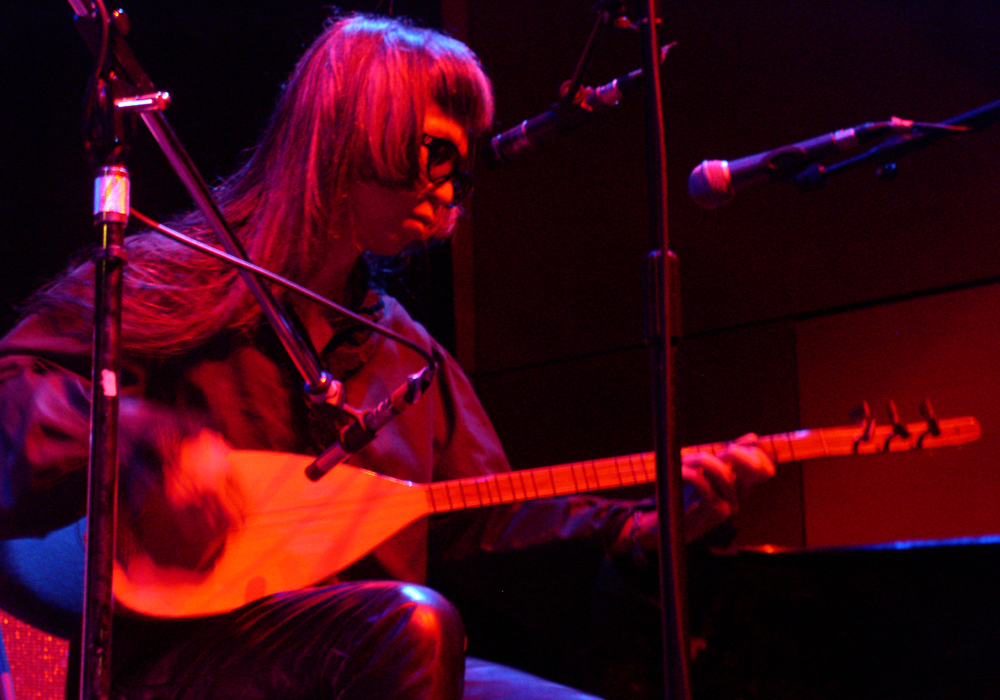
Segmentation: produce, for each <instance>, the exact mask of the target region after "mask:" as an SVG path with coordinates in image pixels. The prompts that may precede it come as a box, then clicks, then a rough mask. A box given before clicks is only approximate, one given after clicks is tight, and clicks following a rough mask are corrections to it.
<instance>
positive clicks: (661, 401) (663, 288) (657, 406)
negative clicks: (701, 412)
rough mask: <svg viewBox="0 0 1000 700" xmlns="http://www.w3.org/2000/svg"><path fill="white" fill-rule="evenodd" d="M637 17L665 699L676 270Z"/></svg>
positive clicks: (671, 588)
mask: <svg viewBox="0 0 1000 700" xmlns="http://www.w3.org/2000/svg"><path fill="white" fill-rule="evenodd" d="M642 5H643V10H642V11H643V13H644V17H642V18H641V21H640V24H641V33H642V76H643V82H644V88H645V89H644V91H643V92H644V97H645V108H646V167H647V173H648V178H649V220H650V251H651V252H650V253H649V256H648V258H647V263H648V264H647V267H646V301H645V304H646V336H647V341H648V342H649V346H650V354H651V362H652V381H653V419H654V421H655V422H654V439H655V453H656V504H657V510H658V514H659V519H660V599H661V601H662V607H661V610H662V627H663V675H664V689H665V691H666V696H667V697H668V698H670V700H688V699H689V698H690V697H691V687H690V686H691V683H690V674H689V671H688V649H689V647H688V641H687V639H688V636H687V595H686V585H687V575H686V560H685V551H684V523H683V516H684V509H683V483H682V480H681V459H680V448H679V447H678V445H677V436H676V425H675V420H674V406H673V397H674V365H673V354H674V349H673V345H674V342H673V341H674V338H673V336H674V333H673V329H675V328H678V327H679V324H678V323H677V319H675V318H674V315H675V311H676V309H677V308H678V306H677V305H676V304H673V303H672V294H671V292H672V291H673V290H674V289H676V286H677V285H676V284H675V283H674V281H673V277H675V276H676V271H675V270H673V269H672V265H671V264H669V262H668V261H669V259H670V258H669V255H670V253H669V251H670V245H669V238H668V235H667V165H666V161H667V156H666V144H665V140H664V134H663V101H662V95H661V89H660V48H659V44H658V43H657V38H656V2H655V0H646V2H645V3H642Z"/></svg>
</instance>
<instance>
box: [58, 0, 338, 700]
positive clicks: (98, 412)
mask: <svg viewBox="0 0 1000 700" xmlns="http://www.w3.org/2000/svg"><path fill="white" fill-rule="evenodd" d="M70 5H71V7H72V8H73V10H74V12H76V14H77V17H76V26H77V29H78V31H79V32H80V34H81V36H82V37H83V38H84V40H85V41H86V42H87V44H88V45H89V46H90V49H91V51H92V52H93V53H94V55H95V56H96V57H97V61H98V65H97V68H96V70H95V76H94V79H95V85H94V96H93V97H91V98H90V100H89V102H88V105H89V107H90V109H89V110H88V111H89V112H92V113H93V115H96V116H95V117H94V118H93V119H91V124H90V126H91V131H90V132H89V137H88V141H87V151H88V156H90V158H91V161H92V164H95V165H94V170H95V195H94V208H95V214H94V216H95V224H96V225H97V226H98V227H99V228H100V230H101V243H102V246H101V248H100V250H99V251H98V252H97V254H96V255H95V260H94V263H95V284H94V295H95V297H94V347H93V356H92V375H91V380H92V395H91V440H90V463H89V468H88V489H87V518H88V520H87V552H86V563H85V567H86V573H85V580H84V606H83V623H82V631H81V661H80V688H79V691H80V692H79V698H80V699H81V700H105V699H106V698H108V697H109V696H110V692H111V634H112V617H113V612H114V598H113V591H112V572H113V567H114V548H115V541H116V538H115V524H116V518H117V512H116V511H117V508H116V506H117V500H118V498H117V483H118V384H119V377H120V368H121V312H122V286H123V285H122V278H123V270H124V266H125V246H124V232H125V225H126V223H127V222H128V214H129V201H128V200H129V193H128V188H129V181H128V172H127V170H126V168H125V167H124V162H125V154H126V153H127V151H128V149H129V146H128V143H127V141H128V139H127V137H128V136H130V135H131V132H132V131H134V129H133V128H132V127H133V124H132V122H133V121H134V120H133V119H131V117H132V116H133V115H135V114H141V115H142V117H143V119H144V121H145V122H146V124H147V126H148V127H149V128H150V130H151V131H152V132H153V135H154V138H155V139H156V141H157V143H158V144H159V145H160V147H161V149H163V151H164V153H165V154H166V155H167V158H168V160H169V161H170V163H171V165H172V166H173V167H174V169H175V170H176V171H177V173H178V176H179V177H180V178H181V180H182V182H183V183H184V185H185V186H186V187H187V189H188V191H189V193H190V194H191V195H192V197H193V199H194V201H195V203H196V204H197V206H198V207H199V209H200V210H201V212H202V214H203V216H204V217H205V220H206V221H207V222H208V224H209V225H210V226H211V228H212V229H213V230H214V231H215V233H216V235H218V237H219V239H220V240H221V241H222V244H223V247H225V248H226V249H227V250H229V252H230V253H231V254H233V255H234V256H236V257H240V258H243V259H246V257H247V256H246V253H245V251H244V250H243V248H242V246H241V245H240V243H239V241H238V240H237V239H236V237H235V236H234V235H233V233H232V231H231V230H230V228H229V226H228V224H227V223H226V221H225V219H224V217H223V216H222V214H221V212H220V211H219V209H218V207H217V205H216V204H215V202H214V200H213V199H212V197H211V194H210V192H209V189H208V186H207V185H206V184H205V182H204V180H203V179H202V178H201V176H200V174H199V173H198V172H197V170H196V168H195V167H194V165H193V162H192V161H191V159H190V157H188V155H187V153H186V152H185V151H184V149H183V147H182V146H181V145H180V142H179V140H178V139H177V137H176V135H175V134H174V133H173V131H172V130H171V129H170V126H169V125H168V124H167V122H166V119H165V118H164V117H163V115H162V114H161V110H162V109H164V108H165V107H166V106H167V105H168V104H169V101H170V98H169V95H167V94H166V93H156V92H154V87H153V84H152V82H151V81H150V79H149V77H148V76H147V75H146V74H145V72H144V71H143V70H142V67H141V66H140V65H139V63H138V61H137V60H136V59H135V56H134V55H133V54H132V52H131V50H130V49H129V47H128V45H127V44H126V42H125V40H124V35H125V34H127V33H128V20H127V19H126V17H125V15H124V13H123V12H121V11H120V10H119V11H115V12H114V13H112V14H111V15H110V16H109V15H108V13H107V11H106V9H105V7H104V4H103V2H102V0H94V2H93V7H91V6H88V3H87V2H84V1H83V0H70ZM97 108H99V109H100V111H99V112H97V111H96V110H97ZM98 163H99V165H98ZM239 271H240V274H241V275H243V278H244V280H245V281H246V283H247V285H248V286H249V287H250V290H251V292H252V293H253V294H254V296H255V297H256V298H257V301H258V302H259V303H260V305H261V306H262V308H263V310H264V313H265V316H266V317H267V318H268V320H269V321H270V323H271V325H272V327H273V328H274V329H275V332H276V334H277V335H278V337H279V339H280V340H281V342H282V344H283V346H284V347H285V350H286V351H287V352H288V354H289V356H290V357H291V358H292V361H293V363H294V364H295V366H296V368H297V369H298V370H299V372H300V374H301V375H302V376H303V378H304V379H305V389H306V393H307V394H308V396H309V397H310V399H311V400H312V402H313V403H314V404H316V405H320V406H322V405H340V404H341V403H342V402H343V398H344V397H343V387H342V385H341V384H340V382H337V381H335V380H333V379H332V377H331V376H330V375H329V374H328V373H327V372H324V371H323V370H322V368H321V366H320V364H319V360H318V359H317V358H316V357H315V355H314V353H313V352H312V350H311V349H310V347H309V345H308V344H307V343H306V342H305V340H303V339H302V337H301V336H300V334H299V333H298V332H297V330H296V329H295V327H294V325H293V324H292V323H291V322H290V321H289V320H288V319H287V318H286V316H285V314H284V313H283V312H282V310H281V307H280V306H279V305H278V303H277V301H276V300H275V298H274V296H273V295H272V294H271V292H270V290H269V289H268V288H267V287H266V286H264V284H263V283H262V282H261V279H262V278H258V277H257V276H256V275H255V274H254V273H252V272H249V271H247V270H245V269H243V268H240V270H239Z"/></svg>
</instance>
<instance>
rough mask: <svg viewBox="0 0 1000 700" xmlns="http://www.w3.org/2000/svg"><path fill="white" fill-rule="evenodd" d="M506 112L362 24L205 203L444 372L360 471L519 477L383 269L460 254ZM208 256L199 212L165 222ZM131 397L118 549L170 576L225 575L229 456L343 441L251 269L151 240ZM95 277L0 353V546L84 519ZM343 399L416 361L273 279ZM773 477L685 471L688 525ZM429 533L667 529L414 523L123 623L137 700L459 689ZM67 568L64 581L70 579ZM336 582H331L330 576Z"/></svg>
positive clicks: (466, 540) (126, 676)
mask: <svg viewBox="0 0 1000 700" xmlns="http://www.w3.org/2000/svg"><path fill="white" fill-rule="evenodd" d="M492 115H493V99H492V95H491V87H490V84H489V81H488V79H487V78H486V76H485V75H484V73H483V71H482V70H481V68H480V66H479V63H478V60H477V59H476V57H475V56H474V55H473V54H472V52H471V51H470V50H469V49H468V48H467V47H466V46H464V45H463V44H461V43H459V42H457V41H455V40H453V39H450V38H447V37H445V36H443V35H441V34H439V33H436V32H434V31H430V30H424V29H416V28H412V27H410V26H408V25H406V24H404V23H401V22H399V21H396V20H390V19H384V18H378V17H373V16H366V15H355V16H351V17H348V18H346V19H341V20H339V21H336V22H334V23H332V24H331V25H330V26H329V27H328V28H327V29H326V31H324V33H323V34H322V35H321V36H320V37H319V38H318V39H317V40H316V41H315V42H314V43H313V45H312V46H311V47H310V48H309V49H308V50H307V51H306V53H305V55H304V56H303V58H302V59H301V60H300V62H299V64H298V65H297V67H296V69H295V71H294V73H293V75H292V76H291V78H290V80H289V81H288V83H287V85H286V87H285V89H284V91H283V94H282V95H281V97H280V100H279V102H278V105H277V107H276V110H275V113H274V116H273V118H272V120H271V122H270V124H269V126H268V127H267V129H266V131H265V133H264V135H263V137H262V139H261V141H260V143H259V144H258V145H257V147H256V148H255V149H254V150H253V152H252V153H251V154H250V156H249V158H248V160H247V161H246V163H245V165H243V166H242V167H241V168H240V170H239V171H238V172H237V173H236V174H235V175H233V176H232V177H230V178H228V179H226V180H225V181H223V182H222V183H221V184H220V185H219V186H218V187H217V188H216V191H215V195H216V197H217V199H218V201H219V203H220V206H221V208H222V211H223V212H224V214H225V216H226V218H227V220H228V221H229V222H230V224H231V225H232V227H233V230H234V232H235V234H236V236H237V237H238V238H239V240H240V242H241V243H242V245H243V246H244V247H245V249H246V250H247V252H248V253H249V256H250V258H251V259H252V260H253V261H254V262H255V263H257V264H259V265H261V266H263V267H266V268H268V269H270V270H272V271H275V272H277V273H279V274H281V275H283V276H285V277H288V278H290V279H292V280H294V281H296V282H298V283H300V284H303V285H305V286H307V287H309V288H311V289H312V290H314V291H316V292H319V293H320V294H323V295H324V296H326V297H328V298H330V299H332V300H334V301H336V302H339V303H341V304H343V305H345V306H347V307H350V308H351V309H353V310H355V311H357V312H358V313H361V314H364V315H366V316H368V317H369V318H370V319H372V320H373V321H375V322H376V323H378V324H379V325H381V326H384V327H386V328H390V329H392V330H394V331H396V332H398V333H400V334H402V335H403V336H405V337H407V338H409V339H410V340H412V341H414V342H416V343H417V344H419V345H420V346H422V347H423V348H425V349H427V350H436V351H437V352H439V353H441V354H442V356H443V357H444V360H443V361H442V365H441V367H440V369H439V371H438V374H437V377H436V379H435V381H434V383H433V384H432V386H431V388H430V389H429V390H428V392H427V394H426V395H424V396H423V397H422V398H421V399H420V401H418V402H417V403H416V404H415V405H414V406H413V407H411V408H409V409H408V410H407V411H406V412H404V413H403V414H402V415H400V416H399V417H398V418H397V419H396V420H394V421H393V422H391V423H390V424H388V425H387V426H386V427H385V428H383V429H382V430H381V432H380V433H379V435H378V437H377V438H376V439H375V440H374V442H372V443H371V444H370V445H369V446H367V447H366V448H365V449H363V450H362V451H361V452H359V453H358V454H357V455H355V456H354V457H353V458H352V460H351V461H352V463H353V464H355V465H357V466H360V467H363V468H366V469H371V470H373V471H377V472H380V473H383V474H387V475H390V476H393V477H399V478H402V479H406V480H410V481H415V482H429V481H433V480H444V479H453V478H459V477H468V476H477V475H484V474H491V473H497V472H504V471H507V470H509V469H510V467H509V465H508V464H507V461H506V458H505V457H504V453H503V450H502V449H501V447H500V445H499V442H498V439H497V436H496V434H495V432H494V430H493V428H492V427H491V425H490V423H489V421H488V419H487V418H486V416H485V415H484V413H483V410H482V408H481V406H480V404H479V402H478V401H477V399H476V397H475V395H474V393H473V391H472V389H471V386H470V384H469V382H468V380H467V378H466V377H465V376H464V374H463V373H462V371H461V369H460V368H459V367H458V365H457V364H456V363H455V362H454V360H453V359H452V358H450V357H449V356H448V355H447V353H446V352H445V351H444V350H443V348H441V346H439V345H438V344H437V342H436V341H435V340H434V339H433V338H431V337H430V336H429V335H428V333H427V332H426V331H425V330H424V329H423V328H422V327H421V326H420V325H419V324H417V323H416V322H414V321H413V320H412V319H411V318H410V317H409V315H408V314H407V313H406V311H405V310H404V309H403V308H402V307H401V306H400V305H399V304H398V303H397V302H396V301H395V300H394V299H392V298H390V297H388V296H387V295H385V294H384V293H382V292H381V291H380V290H379V284H378V280H379V274H380V272H381V271H382V270H383V269H386V265H385V264H384V261H385V260H386V259H390V258H393V257H395V256H398V255H400V254H405V253H406V252H408V251H412V250H417V249H421V248H423V247H426V246H428V245H431V244H432V243H433V242H436V241H443V240H446V239H447V238H448V236H449V235H450V233H451V231H452V228H453V226H454V223H455V219H456V216H457V215H458V213H459V209H458V208H457V205H459V204H460V202H461V200H462V198H463V197H464V196H465V195H467V194H468V191H469V184H470V181H469V177H470V175H469V171H470V169H471V165H472V164H471V160H472V159H471V148H470V141H471V140H472V139H473V138H475V137H476V136H478V135H481V134H482V133H484V132H485V131H486V130H487V129H488V127H489V126H490V123H491V120H492ZM175 227H177V228H180V229H182V230H183V231H185V232H186V233H187V234H189V235H191V236H193V237H195V238H198V239H201V240H204V241H208V242H211V241H212V240H213V236H212V234H211V233H210V232H209V230H208V227H207V226H206V225H205V224H204V222H203V220H202V218H201V216H200V215H199V214H198V213H192V214H190V215H188V216H186V217H183V218H181V219H180V220H178V221H176V222H175ZM126 248H127V255H128V264H127V267H126V268H125V294H124V301H123V304H124V311H123V329H122V339H123V346H124V360H123V362H124V366H123V370H122V374H121V380H120V395H121V400H120V424H121V425H120V446H119V454H120V462H121V486H120V496H121V498H120V507H119V532H120V537H119V547H122V548H132V547H139V548H142V549H143V550H145V551H146V552H147V553H149V555H150V556H151V557H152V558H153V559H154V560H155V561H156V562H157V563H160V564H162V565H165V566H179V567H185V568H189V569H198V568H203V567H208V566H211V562H212V561H213V559H214V557H216V556H217V555H218V554H219V548H220V546H221V543H222V542H223V539H224V536H225V533H226V532H227V530H228V529H229V528H233V527H238V526H239V522H240V519H241V517H242V516H243V515H244V513H243V512H242V510H241V509H242V507H243V504H242V502H241V499H240V494H239V492H238V489H236V488H235V487H234V486H233V482H232V480H231V479H230V478H229V476H228V474H227V469H228V467H229V462H228V459H227V455H228V453H229V451H230V450H231V449H233V448H239V449H257V450H276V451H285V452H297V453H305V454H318V453H319V452H321V451H322V450H323V449H324V448H326V447H327V446H329V445H330V444H331V442H332V441H333V431H332V428H331V426H330V425H328V424H327V423H326V422H324V421H323V420H321V419H320V418H318V417H317V416H315V415H313V413H312V412H311V409H310V407H309V406H308V403H307V401H306V400H305V399H304V398H303V395H302V390H301V380H300V378H299V377H298V375H297V373H296V371H295V369H294V367H293V366H292V364H291V362H290V361H289V360H288V358H287V357H286V355H285V353H284V351H283V349H282V347H281V345H280V343H279V342H278V341H277V339H276V337H275V336H274V334H273V333H272V331H271V330H270V328H269V326H268V324H267V323H266V322H265V321H264V320H263V317H262V315H261V312H260V310H259V309H258V307H257V305H256V303H255V301H254V299H253V298H252V296H251V295H250V294H249V292H248V291H247V288H246V286H245V285H244V284H243V282H242V280H240V279H239V277H238V276H237V273H236V272H235V271H234V270H233V269H231V268H230V267H227V266H226V265H225V264H224V263H220V262H218V261H216V260H215V259H213V258H210V257H207V256H205V255H204V254H201V253H198V252H197V251H193V250H191V249H189V248H187V247H184V246H182V245H180V244H178V243H175V242H173V241H172V240H170V239H167V238H165V237H163V236H162V235H160V234H157V233H154V232H143V233H139V234H136V235H133V236H130V237H129V238H128V239H127V244H126ZM92 279H93V265H92V263H91V262H89V261H86V262H83V263H81V264H78V265H76V266H73V267H72V268H71V269H69V270H68V271H67V272H66V273H65V274H64V275H62V276H61V277H60V278H58V279H56V280H55V281H54V282H53V283H51V284H50V285H48V286H46V287H45V288H43V289H42V290H41V291H40V292H38V293H37V294H36V295H35V296H34V297H33V298H32V299H31V300H30V302H29V303H28V304H27V307H26V313H25V315H24V317H23V319H22V320H21V322H20V323H19V325H18V326H17V327H16V328H15V329H14V330H13V331H12V332H11V333H10V334H9V335H8V336H7V337H6V338H4V339H3V340H2V341H0V464H2V473H0V534H2V535H3V536H4V537H23V536H29V535H41V534H44V533H46V532H49V531H51V530H53V529H54V528H57V527H60V526H63V525H66V524H67V523H70V522H72V521H74V520H75V519H78V518H80V517H82V516H83V514H84V492H85V476H84V472H85V467H86V463H87V453H88V435H89V418H88V411H89V397H90V387H89V382H88V379H87V377H89V372H90V344H91V334H92V328H91V326H92V322H91V317H92V299H93V285H92ZM275 294H276V295H277V297H278V299H279V301H280V302H281V303H282V304H284V305H285V306H286V307H287V308H288V309H289V310H290V311H292V312H293V313H295V314H296V316H297V318H298V319H299V321H300V322H301V326H302V328H303V329H304V334H305V335H306V336H307V337H308V339H309V340H310V341H311V342H312V344H313V346H314V347H315V348H316V349H317V351H318V355H319V357H320V358H321V362H322V364H323V365H324V367H325V368H326V369H328V370H329V371H330V372H331V373H332V374H333V375H334V376H335V377H336V378H337V379H339V380H341V381H343V383H344V386H345V389H346V394H347V403H348V404H349V405H351V406H357V407H366V408H367V407H371V406H373V405H375V404H376V403H377V402H379V401H381V400H382V399H383V398H385V397H386V396H387V395H388V393H389V392H391V391H392V390H393V389H395V388H396V387H398V386H399V385H401V384H402V383H403V382H404V381H405V380H406V377H407V376H408V375H409V374H412V373H413V372H415V371H417V370H419V369H420V368H421V367H422V366H423V363H424V361H423V360H422V359H421V358H420V357H419V356H417V355H416V354H415V353H413V352H412V351H411V350H409V349H407V348H404V347H401V346H400V345H398V344H397V343H395V342H393V341H391V340H387V339H386V338H384V337H383V336H382V335H380V334H377V333H373V332H372V331H371V330H369V329H368V328H366V327H363V326H361V325H358V324H357V323H355V322H352V321H348V320H345V319H344V318H343V317H342V316H340V315H338V314H336V313H333V312H330V311H328V310H327V309H325V308H323V307H320V306H318V305H316V304H314V303H311V302H307V301H306V300H304V299H302V298H301V297H298V296H296V295H294V294H293V293H290V292H288V291H286V290H284V289H283V288H276V289H275ZM772 472H773V465H772V464H771V463H770V461H769V460H768V459H767V457H765V456H764V454H763V453H762V452H761V451H760V450H758V449H756V448H755V447H754V446H753V444H752V440H750V439H748V440H745V441H743V442H741V443H739V444H735V445H734V446H733V447H732V448H730V449H729V450H728V451H727V452H724V453H723V454H721V455H720V456H719V457H714V456H711V455H707V454H700V455H695V456H693V457H689V458H687V459H686V460H685V464H684V475H685V478H686V480H687V483H688V484H689V485H690V488H691V490H692V494H693V500H694V501H695V502H696V504H697V505H695V506H694V507H693V508H692V511H691V513H690V514H689V519H688V534H689V537H692V538H693V537H695V536H697V535H699V534H701V533H703V532H705V531H707V530H708V529H710V528H712V527H713V526H715V525H716V524H718V523H720V522H722V521H723V520H725V519H726V518H728V517H729V515H730V514H731V512H732V510H733V509H735V507H736V505H737V502H738V494H737V491H742V490H743V489H745V488H747V487H748V486H750V485H752V484H753V483H754V482H756V481H759V480H761V479H762V478H765V477H767V476H769V475H770V474H771V473H772ZM431 528H433V531H434V532H433V535H434V539H435V542H438V543H441V550H442V553H443V556H448V557H461V556H463V555H466V554H468V553H470V552H472V551H475V550H477V549H482V550H488V551H503V550H511V549H516V548H523V547H529V546H533V545H539V544H543V543H547V542H552V541H555V540H559V539H567V538H580V539H589V540H591V541H593V542H594V543H595V545H596V546H600V547H603V548H605V549H607V550H609V551H611V552H622V551H629V550H630V549H631V548H632V547H633V546H634V545H635V544H636V543H638V544H640V545H642V546H645V547H648V548H653V547H655V546H656V542H657V528H656V516H655V512H653V511H652V510H651V509H650V507H649V504H645V505H644V506H641V505H638V504H635V503H631V502H625V501H614V500H606V499H602V498H598V497H585V496H580V497H573V498H564V499H552V500H548V501H539V502H535V503H532V504H529V505H523V506H519V507H518V506H503V507H496V508H492V509H484V510H479V511H471V514H461V515H451V516H448V517H444V518H435V519H434V520H433V522H432V523H428V522H427V521H426V520H422V521H420V522H418V523H416V524H414V525H411V526H409V527H407V528H405V529H404V530H403V531H402V532H400V533H398V534H397V535H395V536H393V537H391V538H390V539H388V540H387V541H385V542H384V543H382V544H381V545H379V546H377V547H376V548H375V550H374V551H373V552H371V554H370V555H368V556H366V557H365V558H364V559H363V560H361V561H360V562H358V563H357V564H356V565H354V566H352V567H350V568H348V569H347V570H346V571H341V572H335V571H331V572H329V573H330V578H329V579H328V580H327V581H324V582H322V583H324V584H325V585H323V586H317V587H315V588H309V589H306V590H300V591H290V592H287V593H282V594H278V595H272V596H267V597H264V598H262V599H259V600H256V601H254V602H252V603H250V604H248V605H246V606H245V607H243V608H240V609H238V610H235V611H233V612H231V613H227V614H223V615H217V616H210V617H203V618H195V619H189V620H182V621H165V620H150V619H143V618H139V619H136V618H135V617H129V616H122V617H120V618H118V619H116V623H115V627H114V640H115V647H114V650H113V654H112V661H113V664H114V671H113V674H112V675H113V686H114V693H115V697H121V698H130V699H136V698H142V699H146V698H149V699H152V698H177V699H180V698H185V699H194V698H206V699H207V698H213V700H225V699H226V698H233V699H236V698H239V699H241V700H245V699H247V698H278V697H281V698H327V697H329V698H334V697H336V698H343V699H347V698H369V699H371V698H396V699H408V698H414V699H415V698H427V699H431V698H433V699H444V698H451V699H454V698H459V697H462V693H463V676H464V674H463V668H464V664H465V659H464V631H463V627H462V622H461V620H460V618H459V616H458V614H457V613H456V611H455V610H454V608H453V607H452V606H451V605H450V604H449V603H448V602H447V601H445V600H444V599H443V598H442V597H441V596H440V595H438V594H437V593H435V592H434V591H431V590H429V589H427V588H425V587H423V586H421V585H420V584H421V583H422V582H423V581H424V578H425V573H426V567H427V565H428V554H427V544H428V537H429V534H430V531H431ZM78 574H79V572H75V574H74V575H78ZM317 583H320V582H317ZM468 676H469V679H468V681H467V682H466V683H465V697H484V698H486V697H494V698H500V697H504V698H536V697H545V698H566V699H569V698H583V697H584V696H583V695H582V694H581V693H578V692H577V691H574V690H571V689H569V688H563V687H561V686H554V685H552V684H549V683H547V682H545V681H542V680H541V679H537V678H534V677H531V676H528V675H527V674H522V673H520V672H517V671H514V670H512V669H504V668H502V667H496V666H490V665H487V664H485V663H482V662H470V664H469V671H468Z"/></svg>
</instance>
